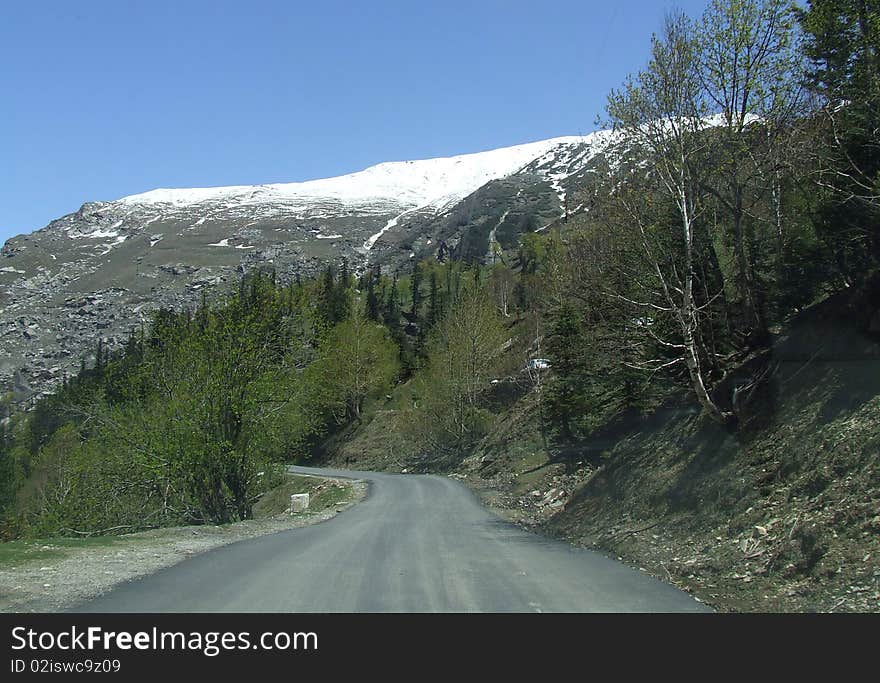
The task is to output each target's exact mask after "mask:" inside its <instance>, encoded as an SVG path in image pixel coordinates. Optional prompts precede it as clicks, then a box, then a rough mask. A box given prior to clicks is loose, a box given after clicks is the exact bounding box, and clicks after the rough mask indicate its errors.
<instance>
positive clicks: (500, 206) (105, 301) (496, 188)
mask: <svg viewBox="0 0 880 683" xmlns="http://www.w3.org/2000/svg"><path fill="white" fill-rule="evenodd" d="M613 137H614V136H613V135H612V134H611V133H609V132H607V131H600V132H597V133H593V134H591V135H587V136H570V137H560V138H553V139H551V140H543V141H539V142H531V143H527V144H523V145H516V146H514V147H506V148H502V149H496V150H491V151H487V152H478V153H475V154H463V155H459V156H454V157H446V158H437V159H425V160H419V161H394V162H386V163H381V164H378V165H376V166H371V167H370V168H367V169H365V170H363V171H359V172H357V173H352V174H348V175H343V176H339V177H336V178H326V179H321V180H311V181H306V182H298V183H281V184H270V185H253V186H233V187H214V188H196V189H157V190H151V191H149V192H144V193H142V194H136V195H132V196H129V197H123V198H122V199H118V200H115V201H109V202H88V203H86V204H84V205H83V206H82V207H81V208H80V210H79V211H77V212H76V213H73V214H69V215H67V216H64V217H62V218H59V219H58V220H55V221H53V222H51V223H50V224H49V225H48V226H46V227H45V228H43V229H41V230H38V231H36V232H34V233H31V234H29V235H20V236H18V237H14V238H12V239H10V240H8V241H7V243H6V244H5V245H4V246H3V249H2V251H0V338H2V343H0V384H5V385H9V384H10V383H11V382H12V380H13V378H14V379H15V382H16V383H17V385H18V389H19V393H20V394H26V393H27V390H28V387H33V388H36V389H40V390H42V389H45V388H49V387H51V386H52V385H53V384H54V383H55V382H57V381H59V380H60V379H61V377H62V376H63V374H64V372H70V371H71V370H73V369H74V368H75V367H76V366H78V365H79V363H80V360H81V358H82V357H83V356H84V355H85V354H87V353H89V352H91V350H92V349H93V348H94V345H95V343H96V337H98V336H100V337H102V338H104V339H105V341H106V342H107V343H108V344H109V345H110V346H113V345H115V344H118V343H120V342H121V341H122V340H123V339H124V338H125V336H126V335H127V334H128V333H129V332H130V331H131V329H132V328H133V327H134V326H136V325H138V324H140V322H141V321H142V320H143V319H144V318H145V316H147V315H148V314H149V312H150V311H151V310H153V309H155V308H158V307H160V306H176V307H179V306H183V305H189V304H191V303H193V302H194V301H195V300H196V299H197V298H198V296H199V291H200V290H201V289H202V288H204V287H209V286H214V285H220V286H222V285H223V284H224V283H233V282H235V281H237V279H238V276H239V274H240V273H241V272H242V271H244V270H246V269H247V268H248V267H249V266H251V265H255V264H260V263H271V264H272V265H273V266H274V267H275V269H276V271H277V272H278V273H279V275H280V276H281V277H282V278H284V277H289V276H292V275H293V274H294V273H296V272H302V273H304V274H308V273H314V272H316V271H317V270H318V269H319V268H320V267H321V266H322V265H323V264H324V263H326V262H327V261H328V260H331V261H335V262H339V261H340V260H341V259H342V258H343V257H344V258H347V259H348V260H349V261H350V262H351V263H352V264H353V265H354V266H355V267H359V266H361V267H362V266H364V265H366V264H367V263H371V264H379V265H380V266H381V267H383V268H386V269H395V268H400V267H402V266H404V264H405V263H406V262H407V261H409V259H411V258H415V257H431V256H440V257H445V256H447V255H448V256H451V257H453V258H463V259H466V260H470V261H479V260H481V259H484V258H485V257H486V255H487V254H488V253H489V252H490V243H491V242H495V243H497V244H498V245H499V246H500V247H501V248H502V249H513V248H515V247H516V244H517V242H518V239H519V235H520V234H521V233H522V232H524V231H529V230H541V229H543V228H545V227H547V226H548V225H550V224H552V223H553V222H555V221H557V220H559V219H560V218H562V217H563V216H565V215H566V214H568V213H572V212H574V211H576V210H577V208H578V207H576V206H575V207H571V206H569V205H568V204H569V200H568V197H570V196H571V193H572V191H573V190H574V189H575V188H576V187H577V185H578V183H580V182H581V181H582V179H583V178H584V176H585V174H586V173H587V172H588V170H589V167H590V163H591V161H592V160H593V159H594V157H596V155H597V154H599V153H601V152H602V151H603V150H604V149H605V148H606V147H607V146H608V144H609V143H610V142H611V141H612V140H613Z"/></svg>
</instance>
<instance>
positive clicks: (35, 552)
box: [0, 536, 137, 569]
mask: <svg viewBox="0 0 880 683" xmlns="http://www.w3.org/2000/svg"><path fill="white" fill-rule="evenodd" d="M136 540H137V539H135V538H131V537H126V538H121V537H119V536H92V537H90V538H43V539H39V538H38V539H29V540H23V539H22V540H17V541H6V542H5V543H0V569H6V568H10V567H17V566H19V565H22V564H27V563H30V562H38V561H40V560H50V559H56V558H59V557H64V556H65V555H66V554H67V552H66V551H67V550H72V549H79V548H109V547H111V546H114V545H118V544H121V543H131V542H134V541H136Z"/></svg>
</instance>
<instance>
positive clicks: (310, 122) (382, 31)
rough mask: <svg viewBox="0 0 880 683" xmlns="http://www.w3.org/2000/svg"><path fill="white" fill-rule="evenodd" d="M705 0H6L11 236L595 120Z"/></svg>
mask: <svg viewBox="0 0 880 683" xmlns="http://www.w3.org/2000/svg"><path fill="white" fill-rule="evenodd" d="M704 5H705V0H677V2H673V1H672V0H670V1H669V2H667V1H666V0H618V1H617V2H615V0H602V1H597V2H593V1H590V0H576V1H571V2H569V1H568V0H559V1H557V2H535V1H534V0H522V1H521V0H507V1H503V0H471V1H470V2H459V1H458V0H444V1H442V2H440V1H428V0H422V1H421V2H416V1H412V2H402V1H400V2H398V1H387V2H386V1H383V0H372V1H371V2H354V1H349V2H340V1H337V0H321V1H319V2H308V3H305V2H297V1H296V0H286V1H278V2H261V1H259V0H253V1H252V2H224V1H222V0H213V1H211V2H201V1H187V0H176V1H174V2H166V1H164V0H150V1H148V2H145V1H142V0H126V1H125V2H120V1H119V0H112V1H104V0H77V2H69V1H62V0H58V1H55V2H52V1H47V0H12V1H11V2H9V3H6V4H5V5H4V16H3V21H2V22H0V63H2V64H3V67H2V69H0V90H2V99H0V155H2V157H0V159H2V163H0V241H3V240H5V239H6V238H8V237H10V236H12V235H14V234H18V233H22V232H30V231H32V230H35V229H38V228H41V227H43V226H44V225H45V224H46V223H48V222H49V221H50V220H52V219H54V218H57V217H59V216H61V215H64V214H66V213H69V212H71V211H75V210H76V209H78V208H79V206H80V205H81V204H82V203H83V202H84V201H90V200H111V199H117V198H119V197H122V196H125V195H128V194H134V193H136V192H143V191H146V190H150V189H153V188H156V187H198V186H211V185H233V184H255V183H270V182H290V181H296V180H307V179H311V178H319V177H328V176H333V175H339V174H343V173H349V172H352V171H356V170H360V169H362V168H365V167H366V166H369V165H371V164H374V163H378V162H381V161H391V160H399V159H419V158H427V157H432V156H449V155H453V154H462V153H466V152H476V151H481V150H485V149H492V148H495V147H503V146H507V145H514V144H518V143H522V142H529V141H532V140H540V139H544V138H549V137H556V136H560V135H572V134H579V133H587V132H590V131H591V130H594V129H595V125H594V123H595V120H596V116H597V115H599V114H601V113H602V112H603V107H604V101H605V96H606V94H607V92H608V90H609V89H610V88H612V87H616V86H618V85H619V84H620V82H621V81H622V79H623V78H624V77H625V76H626V74H627V73H629V72H631V71H633V70H635V69H637V68H638V67H640V66H641V65H642V64H643V63H644V62H645V60H646V57H647V53H648V49H649V45H650V36H651V33H652V32H653V31H656V30H658V29H659V27H660V23H661V21H662V17H663V14H664V12H665V11H666V10H667V9H669V8H670V7H679V8H681V9H682V10H684V11H686V12H688V13H689V14H692V15H695V14H698V13H699V12H701V11H702V9H703V7H704Z"/></svg>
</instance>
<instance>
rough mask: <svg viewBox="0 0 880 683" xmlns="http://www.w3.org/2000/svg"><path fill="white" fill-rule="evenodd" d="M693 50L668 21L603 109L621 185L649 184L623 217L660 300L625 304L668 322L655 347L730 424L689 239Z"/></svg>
mask: <svg viewBox="0 0 880 683" xmlns="http://www.w3.org/2000/svg"><path fill="white" fill-rule="evenodd" d="M697 49H698V45H697V42H696V38H695V31H694V27H693V24H692V22H691V21H690V20H689V19H688V18H687V17H686V16H685V15H683V14H681V13H674V14H670V15H668V16H667V18H666V22H665V25H664V27H663V31H662V34H661V35H660V36H654V38H653V41H652V50H651V60H650V62H649V64H648V67H647V68H646V69H645V70H643V71H641V72H639V73H638V74H636V75H635V76H633V77H630V78H629V79H628V80H627V82H626V83H625V84H624V86H623V88H622V89H621V90H619V91H612V93H611V94H610V95H609V98H608V105H607V109H608V114H609V116H610V119H611V123H612V124H613V127H614V129H615V131H616V132H617V133H618V135H619V139H620V144H619V149H620V150H621V152H620V154H621V156H620V158H618V159H617V172H618V173H619V174H620V183H625V182H627V180H628V177H632V176H635V175H638V176H641V177H642V178H644V179H647V181H648V183H649V188H646V189H647V190H648V192H646V193H644V194H642V195H636V196H633V195H630V196H629V199H630V200H631V203H630V204H629V209H630V210H629V214H630V217H631V219H632V221H633V223H634V226H635V228H636V229H637V230H638V235H639V241H640V243H641V249H642V253H643V256H644V258H645V259H646V262H647V264H648V267H649V270H650V272H651V273H652V276H653V279H654V281H655V283H656V288H657V291H658V293H659V295H660V300H659V301H654V300H650V299H647V298H646V299H645V300H636V299H632V300H631V301H630V303H632V304H633V305H635V306H637V307H639V308H642V309H644V310H645V312H646V313H647V312H650V311H652V310H654V311H660V312H664V313H668V314H669V315H670V316H671V317H672V319H673V320H674V321H675V323H676V327H677V330H676V331H677V335H676V337H677V338H670V339H664V338H661V337H660V336H659V335H655V336H656V340H655V341H656V343H657V344H659V345H661V346H663V347H664V348H666V349H668V350H670V351H674V352H675V355H674V357H673V358H672V360H670V361H668V362H667V365H673V364H678V363H683V364H684V366H685V367H686V369H687V373H688V378H689V381H690V385H691V387H692V389H693V391H694V393H695V395H696V397H697V400H698V401H699V403H700V405H701V406H702V408H703V409H704V411H705V412H706V413H707V414H708V415H709V416H710V417H712V418H713V419H715V420H717V421H719V422H722V423H728V422H732V421H733V420H734V416H733V415H732V414H731V413H729V412H727V411H724V410H722V409H721V408H720V407H719V406H718V404H717V403H716V402H715V400H714V399H713V397H712V395H711V394H710V389H709V383H708V381H707V377H706V372H705V368H704V358H705V352H704V349H703V348H702V344H701V339H700V328H701V317H702V316H703V314H704V311H705V307H706V306H707V303H703V304H700V303H699V302H698V298H697V291H696V289H695V286H696V268H697V264H696V256H697V246H696V239H695V233H696V230H697V227H698V225H697V223H698V221H700V220H701V218H702V217H703V211H704V199H705V195H704V192H705V190H704V186H705V155H706V152H707V150H706V144H707V143H706V135H705V127H706V117H707V113H708V109H707V103H706V101H705V98H704V97H703V93H702V88H701V83H700V72H699V60H698V53H697ZM642 159H647V160H648V168H647V169H646V168H644V167H643V165H642V164H641V163H640V160H642ZM652 195H656V196H657V197H659V198H664V197H665V198H666V199H667V200H669V201H670V202H671V204H672V205H673V206H674V207H675V222H676V223H677V226H676V227H675V229H676V230H677V231H678V233H679V238H678V240H677V242H678V248H679V250H680V253H681V263H680V266H679V265H678V264H677V263H676V261H675V260H670V259H666V258H664V257H663V253H662V251H663V247H662V246H661V245H662V244H663V241H664V239H663V237H664V236H663V235H657V230H658V226H657V225H656V224H654V223H653V222H651V221H648V220H645V218H646V215H647V214H646V211H645V209H646V208H649V207H647V205H646V203H647V202H650V201H651V197H652ZM661 229H662V226H661ZM658 237H659V238H660V239H658Z"/></svg>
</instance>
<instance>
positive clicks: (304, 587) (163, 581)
mask: <svg viewBox="0 0 880 683" xmlns="http://www.w3.org/2000/svg"><path fill="white" fill-rule="evenodd" d="M292 469H293V471H296V472H297V473H302V474H326V475H329V476H355V477H358V478H361V479H367V480H368V481H369V482H370V493H369V495H368V497H367V499H366V500H365V501H363V502H362V503H360V504H358V505H355V506H354V507H352V508H350V509H348V510H346V511H345V512H343V513H341V514H339V515H337V516H336V517H334V518H333V519H331V520H329V521H327V522H323V523H321V524H316V525H313V526H308V527H304V528H300V529H294V530H291V531H283V532H280V533H277V534H271V535H268V536H263V537H260V538H255V539H251V540H247V541H241V542H238V543H234V544H232V545H228V546H224V547H222V548H218V549H216V550H212V551H209V552H207V553H204V554H202V555H198V556H196V557H193V558H192V559H189V560H185V561H184V562H181V563H179V564H177V565H175V566H173V567H169V568H167V569H164V570H161V571H159V572H157V573H156V574H153V575H151V576H148V577H145V578H143V579H140V580H137V581H134V582H131V583H128V584H124V585H123V586H121V587H119V588H117V589H116V590H113V591H111V592H109V593H107V594H106V595H104V596H102V597H100V598H98V599H96V600H93V601H91V602H89V603H86V604H85V605H81V606H80V607H78V608H77V609H76V610H75V611H89V612H214V611H218V612H634V611H639V612H645V611H650V612H654V611H660V612H672V611H676V612H679V611H685V612H698V611H705V609H706V608H705V607H704V606H703V605H701V604H700V603H698V602H696V601H694V600H693V599H692V598H691V597H690V596H688V595H687V594H685V593H683V592H681V591H679V590H677V589H676V588H673V587H672V586H669V585H667V584H664V583H661V582H660V581H657V580H655V579H653V578H651V577H649V576H646V575H644V574H643V573H641V572H638V571H635V570H632V569H630V568H628V567H626V566H624V565H623V564H620V563H618V562H615V561H613V560H610V559H608V558H606V557H604V556H602V555H600V554H598V553H594V552H590V551H587V550H579V549H576V548H573V547H572V546H569V545H567V544H565V543H561V542H559V541H554V540H550V539H548V538H545V537H542V536H539V535H536V534H532V533H529V532H526V531H523V530H521V529H519V528H518V527H516V526H514V525H512V524H509V523H507V522H504V521H502V520H500V519H499V518H497V517H496V516H495V515H493V514H492V513H490V512H489V511H488V510H486V508H484V507H483V506H482V505H481V504H480V503H479V501H478V500H477V499H476V497H475V496H474V495H473V494H472V493H471V492H470V491H469V490H468V489H466V488H465V487H464V486H462V485H461V484H459V483H457V482H455V481H453V480H451V479H447V478H445V477H440V476H434V475H392V474H377V473H371V472H357V473H354V472H342V471H337V470H318V469H306V468H292Z"/></svg>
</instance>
